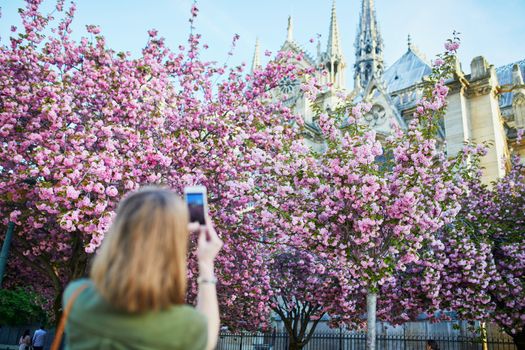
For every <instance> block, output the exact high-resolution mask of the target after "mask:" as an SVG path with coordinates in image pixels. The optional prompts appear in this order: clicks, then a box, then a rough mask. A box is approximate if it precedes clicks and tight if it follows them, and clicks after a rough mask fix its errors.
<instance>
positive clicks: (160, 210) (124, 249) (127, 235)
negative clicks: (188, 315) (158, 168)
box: [91, 187, 188, 312]
mask: <svg viewBox="0 0 525 350" xmlns="http://www.w3.org/2000/svg"><path fill="white" fill-rule="evenodd" d="M187 250H188V209H187V207H186V205H185V204H184V202H183V201H182V200H181V199H180V198H179V197H177V196H176V195H175V194H174V193H173V192H171V191H170V190H168V189H164V188H159V187H146V188H143V189H141V190H138V191H136V192H134V193H132V194H131V195H129V196H128V197H127V198H125V199H124V200H123V201H122V202H121V203H120V204H119V207H118V209H117V215H116V217H115V219H114V220H113V224H112V225H111V228H110V229H109V232H108V233H107V235H106V237H105V239H104V242H103V243H102V246H101V248H100V250H99V253H98V255H97V256H96V257H95V260H94V262H93V266H92V268H91V279H92V280H93V282H94V284H95V286H96V288H97V290H98V291H99V292H100V293H101V294H102V297H103V298H104V299H105V300H107V301H108V302H109V303H110V304H111V305H113V306H114V307H116V308H117V309H120V310H125V311H128V312H145V311H149V310H161V309H165V308H167V307H169V306H170V305H173V304H183V303H184V300H185V296H186V284H187V281H186V275H187V274H186V272H187V270H186V265H187V262H186V255H187Z"/></svg>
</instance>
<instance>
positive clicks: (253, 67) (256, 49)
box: [252, 38, 261, 73]
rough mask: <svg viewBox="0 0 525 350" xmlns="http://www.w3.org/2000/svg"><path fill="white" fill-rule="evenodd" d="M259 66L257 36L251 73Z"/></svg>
mask: <svg viewBox="0 0 525 350" xmlns="http://www.w3.org/2000/svg"><path fill="white" fill-rule="evenodd" d="M260 66H261V58H260V57H259V38H257V39H255V52H254V53H253V60H252V73H253V71H255V70H256V69H257V68H259V67H260Z"/></svg>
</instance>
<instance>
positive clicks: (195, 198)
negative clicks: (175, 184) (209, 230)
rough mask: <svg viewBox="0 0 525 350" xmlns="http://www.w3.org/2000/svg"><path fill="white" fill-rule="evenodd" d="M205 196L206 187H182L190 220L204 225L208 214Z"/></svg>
mask: <svg viewBox="0 0 525 350" xmlns="http://www.w3.org/2000/svg"><path fill="white" fill-rule="evenodd" d="M206 198H207V194H206V187H204V186H187V187H185V188H184V199H185V200H186V204H187V205H188V211H189V212H190V222H198V223H199V224H201V225H203V226H204V225H206V215H207V214H208V201H207V200H206Z"/></svg>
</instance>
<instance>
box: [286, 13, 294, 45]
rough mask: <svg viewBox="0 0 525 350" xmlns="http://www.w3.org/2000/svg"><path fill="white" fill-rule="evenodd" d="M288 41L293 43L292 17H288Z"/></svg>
mask: <svg viewBox="0 0 525 350" xmlns="http://www.w3.org/2000/svg"><path fill="white" fill-rule="evenodd" d="M286 41H289V42H292V41H293V20H292V16H288V29H287V35H286Z"/></svg>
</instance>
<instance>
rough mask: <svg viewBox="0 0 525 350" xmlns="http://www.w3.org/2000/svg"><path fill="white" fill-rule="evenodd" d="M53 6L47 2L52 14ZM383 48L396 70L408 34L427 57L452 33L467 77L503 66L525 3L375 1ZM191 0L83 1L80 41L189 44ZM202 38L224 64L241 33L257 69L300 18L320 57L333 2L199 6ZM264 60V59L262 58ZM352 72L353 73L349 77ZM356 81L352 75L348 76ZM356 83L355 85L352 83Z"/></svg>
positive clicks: (517, 49)
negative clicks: (474, 64)
mask: <svg viewBox="0 0 525 350" xmlns="http://www.w3.org/2000/svg"><path fill="white" fill-rule="evenodd" d="M360 2H361V1H360V0H338V1H337V14H338V21H339V28H340V36H341V41H342V45H343V50H344V53H345V56H346V59H347V63H348V64H349V66H351V65H352V64H353V56H354V50H353V43H354V40H355V35H356V30H357V21H358V16H359V11H360ZM53 4H54V0H44V6H45V7H46V8H49V9H51V8H52V7H53ZM375 4H376V11H377V16H378V21H379V25H380V28H381V32H382V34H383V38H384V42H385V61H386V64H387V65H389V64H392V63H394V62H395V60H397V59H398V58H399V57H400V56H401V55H402V54H403V53H404V52H405V51H406V49H407V35H408V34H411V36H412V41H413V43H415V44H416V45H417V46H418V47H419V49H420V51H421V52H423V53H424V54H425V55H426V56H427V57H428V58H429V59H430V58H432V57H433V56H434V55H435V54H437V53H438V52H441V51H442V50H443V42H444V40H445V39H446V38H448V37H450V36H451V33H452V31H453V30H457V31H459V32H461V33H462V35H461V37H462V42H463V45H462V49H461V52H460V59H461V61H462V65H463V69H464V70H465V72H466V73H469V72H470V61H471V60H472V58H474V57H475V56H478V55H484V56H485V57H486V58H487V59H488V60H489V62H490V63H492V64H495V65H496V66H500V65H503V64H507V63H511V62H515V61H518V60H521V59H524V58H525V0H499V1H495V0H438V1H436V0H375ZM21 5H23V2H22V1H21V0H0V7H2V18H1V19H0V35H1V36H2V38H3V39H2V42H5V39H4V38H5V37H6V34H8V30H9V26H10V25H11V24H14V23H15V24H16V23H19V20H18V14H17V8H18V7H20V6H21ZM190 6H191V0H78V1H77V9H78V10H77V16H76V19H75V22H74V27H73V28H74V36H75V37H80V36H81V35H84V34H85V27H84V26H85V25H86V24H98V25H100V26H101V28H102V33H103V34H104V35H105V36H106V38H107V41H108V44H109V45H110V46H111V47H112V48H114V49H116V50H118V51H131V52H132V53H133V54H137V53H139V52H140V49H141V48H142V47H143V46H144V44H145V42H146V40H147V33H146V31H147V30H148V29H151V28H155V29H157V30H159V32H160V34H161V35H162V36H164V37H165V38H166V40H167V43H168V45H169V46H170V47H172V48H176V47H177V46H178V45H179V44H181V43H185V40H186V38H187V35H188V31H189V24H188V22H187V18H188V15H189V9H190ZM198 6H199V9H200V14H199V17H198V20H197V22H196V26H197V32H199V33H201V34H202V35H203V37H204V42H206V43H208V44H209V46H210V48H209V49H208V50H207V52H206V54H205V56H204V58H206V59H210V60H216V61H219V62H223V61H224V60H226V58H227V52H228V50H229V46H230V42H231V38H232V36H233V35H234V34H235V33H238V34H240V36H241V40H240V42H239V44H238V46H237V49H236V53H235V56H234V57H233V58H232V59H231V61H230V62H231V63H235V64H237V63H240V62H246V63H247V64H248V65H250V63H251V59H252V56H253V50H254V44H255V38H256V37H259V40H260V44H261V50H262V51H264V50H266V49H268V50H270V51H273V52H275V51H276V50H277V49H279V47H280V46H281V45H282V43H283V42H284V40H285V38H286V26H287V17H288V15H290V14H291V15H292V16H293V19H294V29H295V30H294V37H295V39H296V41H297V42H298V43H300V44H303V45H304V47H305V48H306V49H307V51H309V52H311V53H315V44H311V43H309V39H310V38H313V37H316V34H317V33H319V34H321V35H322V37H321V42H322V45H323V49H324V47H325V46H326V40H327V32H328V25H329V20H330V11H331V6H332V1H331V0H302V1H301V0H264V1H253V0H199V1H198ZM263 58H264V57H263ZM347 72H348V71H347ZM347 75H348V78H350V75H351V74H348V73H347ZM348 80H349V81H350V79H348Z"/></svg>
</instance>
